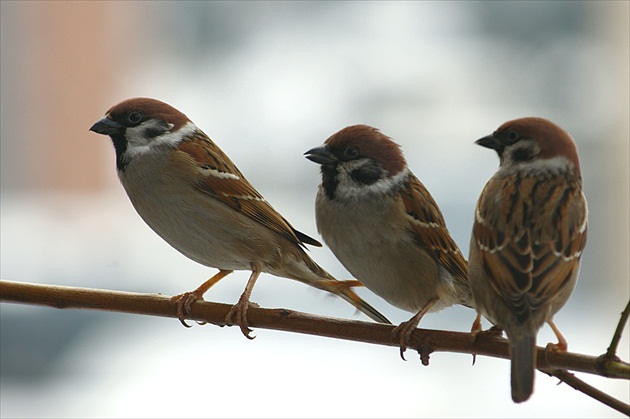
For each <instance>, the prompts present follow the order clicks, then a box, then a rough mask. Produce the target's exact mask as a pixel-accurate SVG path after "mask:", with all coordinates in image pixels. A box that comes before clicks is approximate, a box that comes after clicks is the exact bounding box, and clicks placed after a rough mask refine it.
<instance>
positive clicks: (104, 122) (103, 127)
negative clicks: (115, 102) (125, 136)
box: [90, 118, 125, 135]
mask: <svg viewBox="0 0 630 419" xmlns="http://www.w3.org/2000/svg"><path fill="white" fill-rule="evenodd" d="M90 131H94V132H96V133H97V134H103V135H116V134H122V133H123V132H124V131H125V127H124V126H122V125H120V124H119V123H118V122H116V121H112V120H111V119H109V118H101V119H99V120H98V121H96V122H95V123H94V125H92V127H91V128H90Z"/></svg>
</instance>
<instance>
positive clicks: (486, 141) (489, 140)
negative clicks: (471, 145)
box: [475, 135, 503, 151]
mask: <svg viewBox="0 0 630 419" xmlns="http://www.w3.org/2000/svg"><path fill="white" fill-rule="evenodd" d="M475 144H479V145H480V146H482V147H486V148H491V149H493V150H497V151H498V150H500V149H502V148H503V144H501V142H500V141H499V139H498V138H497V137H495V136H494V135H488V136H486V137H483V138H480V139H478V140H477V141H475Z"/></svg>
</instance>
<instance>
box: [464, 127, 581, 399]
mask: <svg viewBox="0 0 630 419" xmlns="http://www.w3.org/2000/svg"><path fill="white" fill-rule="evenodd" d="M476 143H477V144H478V145H480V146H482V147H486V148H489V149H492V150H495V151H496V153H497V154H498V156H499V160H500V164H499V168H498V170H497V171H496V173H495V174H494V175H493V176H492V177H491V178H490V180H489V181H488V183H487V184H486V185H485V187H484V188H483V190H482V192H481V195H480V196H479V200H478V202H477V205H476V209H475V217H474V223H473V228H472V234H471V240H470V254H469V257H468V258H469V279H470V285H471V288H472V292H473V296H474V300H475V304H476V309H477V312H478V313H479V314H478V315H477V319H476V320H475V322H474V323H473V327H472V331H473V333H474V334H476V333H478V332H479V331H481V323H480V318H481V317H480V316H481V315H483V316H484V317H486V318H487V319H488V320H490V322H492V323H493V324H494V325H495V326H498V327H499V328H501V329H502V330H504V331H505V333H506V335H507V338H508V341H509V350H510V360H511V361H510V363H511V371H510V373H511V394H512V399H513V401H514V402H516V403H521V402H524V401H526V400H527V399H528V398H529V397H530V396H531V395H532V393H533V391H534V372H535V368H536V354H537V346H536V337H537V334H538V331H539V330H540V328H541V327H542V326H543V325H544V324H545V322H546V323H548V324H549V325H550V326H551V328H552V330H553V331H554V333H555V334H556V337H557V338H558V343H557V344H549V345H548V346H547V348H548V349H549V350H567V345H568V344H567V341H566V339H565V338H564V336H562V334H561V333H560V330H559V329H558V328H557V327H556V325H555V324H554V322H553V316H554V315H555V314H556V313H557V312H558V311H559V310H560V309H561V308H562V307H563V306H564V304H565V303H566V302H567V300H568V299H569V296H570V295H571V293H572V292H573V289H574V288H575V285H576V283H577V280H578V275H579V271H580V262H581V259H582V253H583V250H584V246H585V244H586V235H587V218H588V208H587V202H586V197H585V195H584V192H583V191H582V175H581V171H580V161H579V157H578V151H577V146H576V144H575V141H574V140H573V139H572V138H571V136H570V135H569V134H568V133H567V132H566V131H564V130H563V129H562V128H560V127H559V126H558V125H556V124H555V123H553V122H551V121H549V120H547V119H544V118H539V117H526V118H520V119H515V120H511V121H508V122H505V123H504V124H503V125H501V126H500V127H499V128H498V129H497V130H496V131H495V132H494V133H493V134H491V135H488V136H486V137H483V138H481V139H479V140H477V141H476Z"/></svg>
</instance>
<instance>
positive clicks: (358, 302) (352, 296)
mask: <svg viewBox="0 0 630 419" xmlns="http://www.w3.org/2000/svg"><path fill="white" fill-rule="evenodd" d="M339 291H340V292H339V293H335V294H337V295H338V296H339V297H341V298H343V299H344V300H346V301H347V302H349V303H350V304H352V305H353V306H355V307H356V308H357V310H359V311H360V312H361V313H363V314H365V315H366V316H368V317H369V318H370V319H372V320H374V321H375V322H379V323H385V324H392V322H390V321H389V320H388V319H387V317H385V316H383V315H382V314H381V313H380V312H379V311H378V310H377V309H375V308H374V307H372V306H371V305H370V304H368V302H367V301H365V300H363V299H362V298H361V297H359V296H358V295H357V294H356V293H355V292H354V291H352V290H351V289H350V288H343V287H340V288H339Z"/></svg>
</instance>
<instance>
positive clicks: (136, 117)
mask: <svg viewBox="0 0 630 419" xmlns="http://www.w3.org/2000/svg"><path fill="white" fill-rule="evenodd" d="M127 119H128V120H129V122H131V123H133V124H137V123H138V122H140V120H141V119H142V114H141V113H140V112H131V113H130V114H129V116H127Z"/></svg>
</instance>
